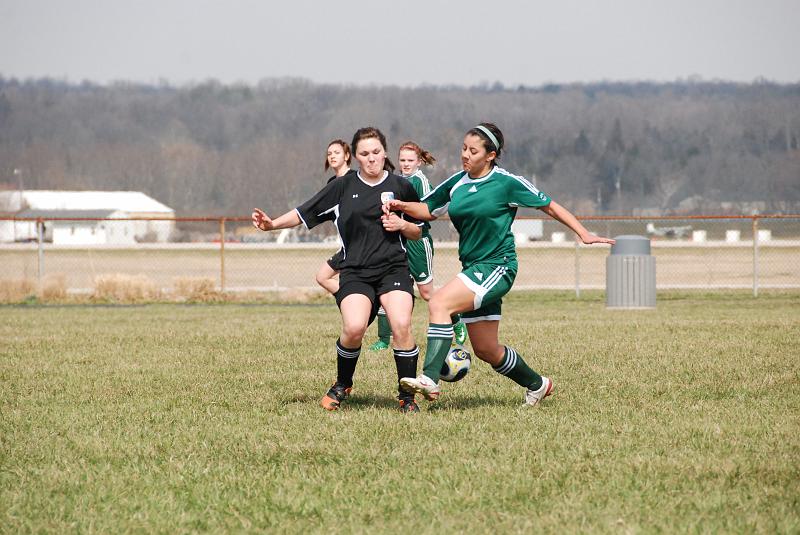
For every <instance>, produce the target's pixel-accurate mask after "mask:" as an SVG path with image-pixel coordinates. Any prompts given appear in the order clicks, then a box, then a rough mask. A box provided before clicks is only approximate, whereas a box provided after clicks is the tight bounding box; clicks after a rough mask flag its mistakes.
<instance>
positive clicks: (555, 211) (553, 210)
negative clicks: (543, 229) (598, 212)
mask: <svg viewBox="0 0 800 535" xmlns="http://www.w3.org/2000/svg"><path fill="white" fill-rule="evenodd" d="M539 210H541V211H542V212H544V213H546V214H547V215H549V216H550V217H552V218H553V219H555V220H556V221H558V222H560V223H563V224H564V225H566V226H568V227H569V228H571V229H572V231H573V232H574V233H575V234H577V235H578V237H579V238H580V239H581V241H582V242H583V243H585V244H587V245H588V244H591V243H610V244H612V245H613V244H614V243H615V241H614V240H612V239H611V238H604V237H602V236H596V235H594V234H592V233H591V232H589V231H588V230H586V227H584V226H583V225H581V222H580V221H578V219H577V218H576V217H575V216H574V215H572V213H571V212H570V211H569V210H567V209H566V208H564V207H563V206H561V205H560V204H558V203H557V202H556V201H550V204H548V205H547V206H542V207H541V208H539Z"/></svg>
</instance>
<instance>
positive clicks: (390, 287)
mask: <svg viewBox="0 0 800 535" xmlns="http://www.w3.org/2000/svg"><path fill="white" fill-rule="evenodd" d="M394 290H401V291H404V292H408V293H409V294H411V296H412V297H413V296H414V279H412V278H411V273H409V271H408V266H407V265H405V264H403V265H398V266H392V267H390V268H389V269H387V270H384V271H382V272H378V273H374V274H373V273H369V272H366V271H365V270H357V269H344V270H342V272H341V273H340V274H339V291H338V292H336V305H337V306H339V308H341V306H342V301H343V300H344V298H345V297H347V296H348V295H352V294H360V295H365V296H367V298H368V299H369V300H370V302H371V303H372V311H371V312H370V315H369V323H372V321H373V320H374V319H375V316H376V315H377V314H378V309H379V308H380V306H381V302H380V299H379V298H380V296H382V295H383V294H385V293H389V292H392V291H394Z"/></svg>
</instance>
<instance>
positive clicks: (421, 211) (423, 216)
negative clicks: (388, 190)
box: [383, 199, 436, 221]
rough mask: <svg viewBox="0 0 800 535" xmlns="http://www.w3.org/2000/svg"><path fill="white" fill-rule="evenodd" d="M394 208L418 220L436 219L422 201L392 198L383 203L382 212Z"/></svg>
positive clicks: (387, 211)
mask: <svg viewBox="0 0 800 535" xmlns="http://www.w3.org/2000/svg"><path fill="white" fill-rule="evenodd" d="M394 210H399V211H401V212H403V213H405V214H408V215H410V216H411V217H413V218H414V219H417V220H419V221H433V220H434V219H436V216H435V215H433V214H431V211H430V209H429V208H428V205H427V204H425V203H424V202H410V201H401V200H399V199H392V200H391V201H387V202H385V203H383V213H384V214H388V213H389V212H392V211H394Z"/></svg>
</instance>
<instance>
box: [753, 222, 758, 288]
mask: <svg viewBox="0 0 800 535" xmlns="http://www.w3.org/2000/svg"><path fill="white" fill-rule="evenodd" d="M753 297H758V218H757V217H754V218H753Z"/></svg>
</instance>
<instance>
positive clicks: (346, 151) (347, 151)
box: [325, 139, 351, 171]
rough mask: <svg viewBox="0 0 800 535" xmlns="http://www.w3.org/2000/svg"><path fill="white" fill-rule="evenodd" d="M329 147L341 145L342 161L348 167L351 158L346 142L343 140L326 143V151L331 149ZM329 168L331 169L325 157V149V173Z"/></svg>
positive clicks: (326, 156)
mask: <svg viewBox="0 0 800 535" xmlns="http://www.w3.org/2000/svg"><path fill="white" fill-rule="evenodd" d="M331 145H341V146H342V150H343V151H344V161H345V163H346V164H347V165H350V157H351V154H350V145H348V144H347V141H345V140H343V139H334V140H333V141H331V142H330V143H328V149H329V148H331ZM330 168H331V164H329V163H328V155H327V149H326V154H325V170H326V171H327V170H328V169H330Z"/></svg>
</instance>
